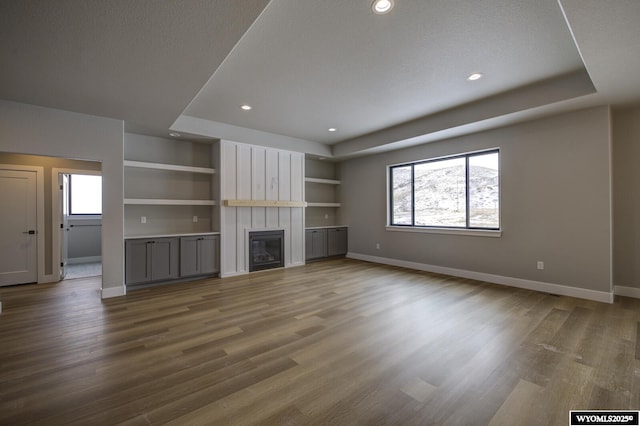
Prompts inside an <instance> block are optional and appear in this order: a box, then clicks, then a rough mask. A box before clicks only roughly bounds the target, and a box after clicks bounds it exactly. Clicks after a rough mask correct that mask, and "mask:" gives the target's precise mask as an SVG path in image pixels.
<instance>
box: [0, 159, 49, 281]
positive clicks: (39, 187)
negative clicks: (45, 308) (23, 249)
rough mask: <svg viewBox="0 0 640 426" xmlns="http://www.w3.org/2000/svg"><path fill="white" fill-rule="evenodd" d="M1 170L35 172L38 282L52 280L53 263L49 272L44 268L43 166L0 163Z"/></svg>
mask: <svg viewBox="0 0 640 426" xmlns="http://www.w3.org/2000/svg"><path fill="white" fill-rule="evenodd" d="M0 169H2V170H15V171H22V172H35V173H36V223H37V225H36V226H37V229H36V231H37V233H36V237H37V238H36V244H37V245H38V248H37V252H38V259H37V265H38V284H40V283H49V282H54V281H56V280H55V273H54V272H53V264H52V265H51V266H52V271H51V274H49V275H46V274H45V270H44V248H45V228H44V206H45V204H44V167H41V166H23V165H18V164H0Z"/></svg>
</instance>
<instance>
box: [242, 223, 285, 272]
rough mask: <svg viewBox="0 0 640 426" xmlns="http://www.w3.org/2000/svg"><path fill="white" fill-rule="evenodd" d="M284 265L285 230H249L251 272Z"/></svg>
mask: <svg viewBox="0 0 640 426" xmlns="http://www.w3.org/2000/svg"><path fill="white" fill-rule="evenodd" d="M282 266H284V231H283V230H279V231H252V232H249V272H253V271H262V270H264V269H271V268H280V267H282Z"/></svg>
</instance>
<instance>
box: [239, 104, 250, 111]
mask: <svg viewBox="0 0 640 426" xmlns="http://www.w3.org/2000/svg"><path fill="white" fill-rule="evenodd" d="M240 108H242V109H243V110H245V111H250V110H251V105H242V106H240Z"/></svg>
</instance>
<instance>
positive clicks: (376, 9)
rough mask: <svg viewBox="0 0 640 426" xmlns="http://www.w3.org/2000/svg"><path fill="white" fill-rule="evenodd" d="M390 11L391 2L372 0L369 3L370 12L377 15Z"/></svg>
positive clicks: (391, 7)
mask: <svg viewBox="0 0 640 426" xmlns="http://www.w3.org/2000/svg"><path fill="white" fill-rule="evenodd" d="M391 9H393V0H374V2H373V3H371V10H373V13H377V14H378V15H382V14H385V13H389V11H390V10H391Z"/></svg>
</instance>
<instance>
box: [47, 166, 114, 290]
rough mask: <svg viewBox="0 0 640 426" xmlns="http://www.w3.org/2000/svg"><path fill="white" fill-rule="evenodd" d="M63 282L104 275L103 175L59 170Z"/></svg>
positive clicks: (86, 171)
mask: <svg viewBox="0 0 640 426" xmlns="http://www.w3.org/2000/svg"><path fill="white" fill-rule="evenodd" d="M54 172H57V182H58V206H57V210H58V219H59V244H58V247H59V258H60V262H59V265H60V266H59V268H60V279H61V280H62V279H76V278H87V277H96V276H101V275H102V176H101V175H100V172H96V171H90V170H60V169H56V170H54Z"/></svg>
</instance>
